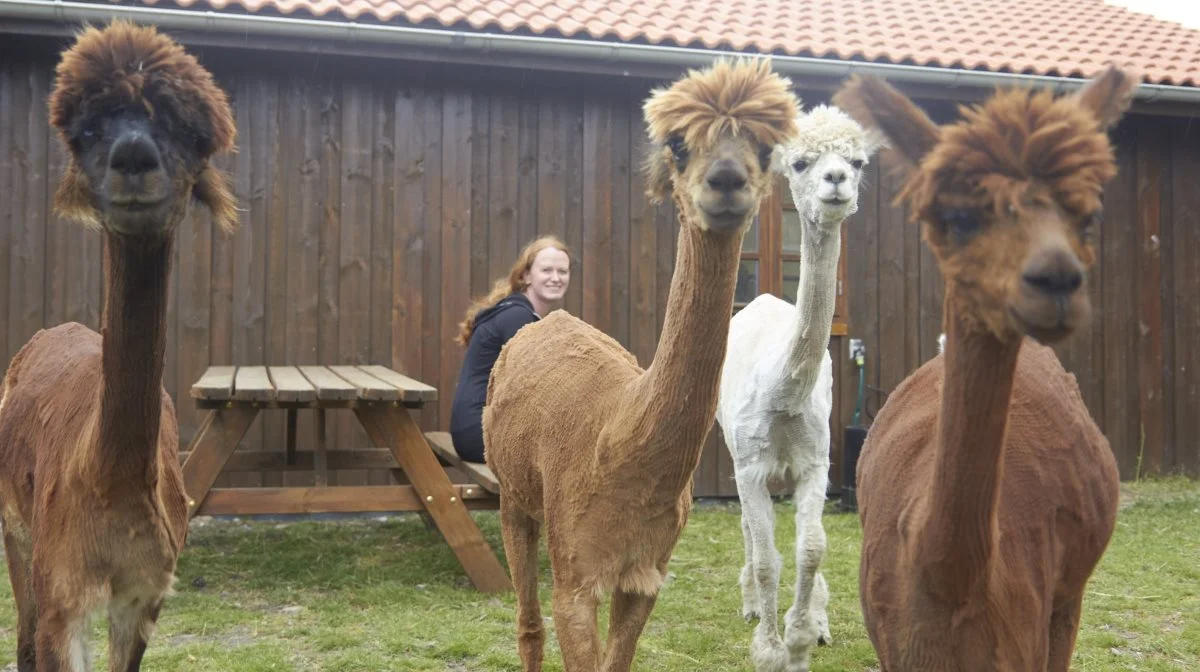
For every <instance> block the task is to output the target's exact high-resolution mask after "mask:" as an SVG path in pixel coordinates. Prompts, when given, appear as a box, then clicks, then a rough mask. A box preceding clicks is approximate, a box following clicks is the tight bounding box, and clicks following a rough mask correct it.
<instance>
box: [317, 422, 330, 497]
mask: <svg viewBox="0 0 1200 672" xmlns="http://www.w3.org/2000/svg"><path fill="white" fill-rule="evenodd" d="M313 413H316V414H317V415H316V431H317V445H315V446H314V447H313V485H315V486H316V487H318V488H323V487H325V486H327V485H329V453H328V452H326V450H325V409H323V408H316V409H313Z"/></svg>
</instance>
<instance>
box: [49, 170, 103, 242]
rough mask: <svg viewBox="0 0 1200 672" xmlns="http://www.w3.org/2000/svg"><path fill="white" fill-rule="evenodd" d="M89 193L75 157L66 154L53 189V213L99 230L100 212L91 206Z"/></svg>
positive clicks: (85, 179)
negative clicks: (59, 176)
mask: <svg viewBox="0 0 1200 672" xmlns="http://www.w3.org/2000/svg"><path fill="white" fill-rule="evenodd" d="M90 193H91V191H90V190H89V189H88V184H87V178H85V177H84V175H83V171H82V170H80V169H79V164H77V163H75V157H74V156H71V155H68V156H67V167H66V168H65V169H64V170H63V174H62V178H61V179H60V180H59V181H58V187H57V188H56V189H55V190H54V213H55V214H56V215H58V216H59V217H62V218H63V219H69V220H73V221H76V222H79V223H80V224H83V225H84V226H85V227H87V228H89V229H96V230H100V228H101V227H100V214H99V213H98V212H96V208H94V207H92V201H91V197H90V196H89V194H90Z"/></svg>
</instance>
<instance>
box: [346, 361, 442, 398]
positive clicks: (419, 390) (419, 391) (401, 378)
mask: <svg viewBox="0 0 1200 672" xmlns="http://www.w3.org/2000/svg"><path fill="white" fill-rule="evenodd" d="M358 368H359V369H361V370H362V371H364V372H366V373H369V374H371V375H372V376H375V377H376V378H378V379H379V380H382V381H383V382H385V383H388V384H389V385H394V386H395V387H396V388H397V389H399V390H400V399H401V400H403V401H422V402H424V401H437V398H438V393H437V388H435V387H433V386H431V385H426V384H425V383H422V382H421V381H419V380H413V379H412V378H409V377H408V376H406V375H404V374H401V373H397V372H395V371H393V370H391V369H389V368H387V367H386V366H376V365H371V366H360V367H358Z"/></svg>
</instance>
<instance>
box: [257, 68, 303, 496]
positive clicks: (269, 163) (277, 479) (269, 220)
mask: <svg viewBox="0 0 1200 672" xmlns="http://www.w3.org/2000/svg"><path fill="white" fill-rule="evenodd" d="M268 77H269V79H267V87H266V91H265V95H263V96H261V97H257V98H256V99H255V101H254V105H255V106H256V107H262V108H263V110H262V112H261V113H260V114H261V115H262V120H263V121H262V124H263V138H262V140H261V142H259V143H258V144H257V146H256V148H261V149H262V151H263V153H264V154H265V156H263V157H262V158H261V159H260V160H259V161H258V162H257V167H258V168H261V169H262V170H265V171H266V173H265V174H264V175H262V176H261V177H260V178H259V179H260V182H259V184H261V185H262V188H263V190H264V195H263V204H264V205H265V208H264V210H265V211H264V213H263V215H264V217H263V237H262V241H263V245H264V247H265V248H266V249H264V250H263V259H264V267H263V272H262V277H263V320H262V324H263V346H262V347H263V353H262V357H261V359H260V361H261V362H262V363H263V364H266V365H280V364H285V363H287V341H288V337H289V334H288V331H287V314H288V313H289V312H291V306H290V302H289V300H288V299H289V297H288V284H287V252H288V245H287V226H288V220H287V207H288V201H289V200H291V199H292V198H296V197H298V196H299V194H296V193H295V192H290V191H288V187H289V186H290V184H289V183H290V182H291V181H292V179H291V173H290V170H289V168H290V167H291V166H294V165H296V164H297V163H299V161H298V156H299V150H300V148H301V146H302V144H299V143H297V139H298V138H299V137H300V135H299V131H300V129H299V126H298V124H296V119H295V116H294V113H293V112H292V111H291V110H288V109H286V107H285V106H286V105H287V104H288V103H290V102H293V99H292V98H291V96H290V92H289V88H290V86H289V82H288V81H287V80H286V79H283V78H278V77H274V76H268ZM296 102H298V101H296ZM285 122H287V123H288V124H289V125H288V127H287V128H284V123H285ZM260 417H261V418H262V425H263V449H264V450H270V451H275V452H278V451H281V450H284V448H285V444H286V443H287V425H286V423H285V421H286V414H285V413H282V412H278V411H276V412H272V413H262V414H260ZM283 479H284V472H283V471H265V472H263V485H265V486H269V487H280V486H282V485H283Z"/></svg>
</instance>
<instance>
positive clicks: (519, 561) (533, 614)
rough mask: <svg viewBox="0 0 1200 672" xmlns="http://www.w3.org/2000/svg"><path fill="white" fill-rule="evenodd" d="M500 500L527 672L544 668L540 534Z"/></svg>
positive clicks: (534, 523) (525, 516) (525, 517)
mask: <svg viewBox="0 0 1200 672" xmlns="http://www.w3.org/2000/svg"><path fill="white" fill-rule="evenodd" d="M507 502H508V500H507V499H501V500H500V521H501V527H502V530H503V533H504V554H505V557H507V558H508V567H509V570H510V573H511V575H512V580H513V587H514V588H515V589H516V593H517V650H518V651H519V652H520V654H521V663H522V664H523V665H524V666H525V672H538V670H541V669H542V652H543V649H544V648H545V642H546V629H545V628H544V627H543V626H542V611H541V605H540V604H539V602H538V576H537V575H538V563H537V551H538V532H539V528H540V525H539V524H538V522H537V521H536V520H534V519H533V518H532V517H530V516H529V515H528V514H526V513H525V512H524V511H521V510H519V509H518V508H517V507H516V506H515V505H511V504H507Z"/></svg>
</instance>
